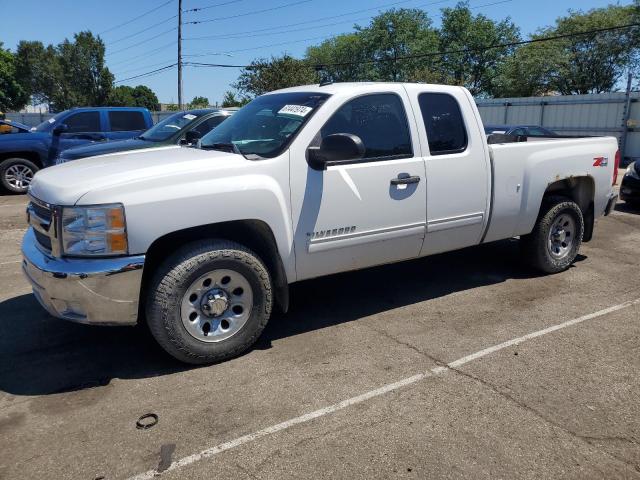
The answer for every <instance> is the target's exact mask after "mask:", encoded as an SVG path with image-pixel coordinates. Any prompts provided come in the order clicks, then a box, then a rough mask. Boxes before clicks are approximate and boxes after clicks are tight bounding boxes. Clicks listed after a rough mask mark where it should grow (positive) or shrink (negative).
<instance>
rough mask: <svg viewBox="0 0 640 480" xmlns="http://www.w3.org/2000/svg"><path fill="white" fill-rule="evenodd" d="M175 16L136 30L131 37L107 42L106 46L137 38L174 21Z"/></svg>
mask: <svg viewBox="0 0 640 480" xmlns="http://www.w3.org/2000/svg"><path fill="white" fill-rule="evenodd" d="M177 16H178V15H173V16H171V17H169V18H167V19H165V20H162V21H160V22H158V23H154V24H153V25H151V26H150V27H147V28H144V29H142V30H138V31H137V32H135V33H132V34H131V35H127V36H125V37H121V38H118V39H117V40H112V41H110V42H108V43H107V44H108V45H113V44H114V43H120V42H122V41H124V40H128V39H130V38H133V37H137V36H138V35H140V34H141V33H144V32H148V31H149V30H152V29H154V28H156V27H158V26H160V25H162V24H164V23H167V22H169V21H171V20H173V19H174V18H176V17H177Z"/></svg>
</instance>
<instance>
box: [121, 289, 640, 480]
mask: <svg viewBox="0 0 640 480" xmlns="http://www.w3.org/2000/svg"><path fill="white" fill-rule="evenodd" d="M638 304H640V298H638V299H635V300H629V301H628V302H624V303H620V304H618V305H614V306H612V307H609V308H605V309H603V310H599V311H597V312H594V313H589V314H587V315H583V316H582V317H578V318H574V319H573V320H568V321H566V322H563V323H559V324H557V325H553V326H551V327H548V328H544V329H542V330H537V331H535V332H531V333H529V334H527V335H523V336H521V337H517V338H513V339H511V340H507V341H506V342H502V343H499V344H497V345H493V346H491V347H488V348H485V349H483V350H479V351H477V352H475V353H472V354H470V355H467V356H465V357H462V358H459V359H458V360H454V361H453V362H451V363H448V364H447V365H442V366H438V367H434V368H432V369H431V370H428V371H426V372H423V373H418V374H416V375H413V376H411V377H407V378H404V379H402V380H399V381H397V382H394V383H390V384H387V385H384V386H382V387H380V388H376V389H375V390H370V391H368V392H365V393H363V394H361V395H358V396H356V397H351V398H348V399H346V400H343V401H341V402H338V403H334V404H333V405H329V406H327V407H324V408H321V409H319V410H315V411H313V412H309V413H306V414H304V415H301V416H299V417H295V418H291V419H289V420H286V421H284V422H282V423H278V424H276V425H272V426H270V427H266V428H263V429H262V430H258V431H256V432H254V433H250V434H247V435H243V436H242V437H238V438H236V439H234V440H231V441H228V442H225V443H221V444H218V445H215V446H213V447H210V448H207V449H205V450H202V451H200V452H198V453H194V454H192V455H188V456H186V457H183V458H181V459H179V460H176V461H175V462H173V463H172V464H171V465H170V466H169V468H168V469H166V470H165V471H167V472H169V471H172V470H177V469H179V468H182V467H186V466H188V465H191V464H193V463H196V462H199V461H200V460H204V459H206V458H209V457H213V456H215V455H218V454H219V453H222V452H225V451H227V450H231V449H232V448H236V447H239V446H241V445H244V444H247V443H251V442H254V441H256V440H258V439H260V438H262V437H266V436H268V435H272V434H274V433H277V432H281V431H283V430H287V429H289V428H291V427H293V426H295V425H299V424H302V423H307V422H310V421H311V420H314V419H316V418H320V417H324V416H325V415H329V414H330V413H333V412H337V411H339V410H343V409H345V408H347V407H350V406H352V405H356V404H358V403H362V402H365V401H367V400H370V399H372V398H375V397H379V396H381V395H384V394H386V393H389V392H393V391H395V390H399V389H401V388H404V387H407V386H409V385H412V384H415V383H417V382H420V381H421V380H424V379H425V378H429V377H432V376H434V375H440V374H443V373H445V372H447V371H449V370H451V369H455V368H458V367H461V366H463V365H465V364H467V363H470V362H473V361H474V360H478V359H479V358H482V357H486V356H487V355H491V354H492V353H495V352H498V351H500V350H503V349H505V348H508V347H512V346H515V345H520V344H521V343H524V342H527V341H529V340H533V339H535V338H538V337H542V336H544V335H548V334H550V333H553V332H557V331H558V330H562V329H564V328H567V327H571V326H573V325H577V324H579V323H582V322H586V321H588V320H592V319H594V318H598V317H602V316H604V315H608V314H610V313H613V312H617V311H619V310H624V309H625V308H629V307H631V306H633V305H638ZM159 475H161V474H160V473H159V472H158V471H157V470H149V471H147V472H144V473H140V474H138V475H135V476H133V477H130V478H129V480H151V479H153V478H155V477H158V476H159Z"/></svg>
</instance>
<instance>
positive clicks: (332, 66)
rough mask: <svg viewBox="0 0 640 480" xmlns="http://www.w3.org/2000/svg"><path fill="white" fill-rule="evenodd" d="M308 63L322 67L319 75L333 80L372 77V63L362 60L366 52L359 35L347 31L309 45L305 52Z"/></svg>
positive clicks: (347, 80)
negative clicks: (317, 43)
mask: <svg viewBox="0 0 640 480" xmlns="http://www.w3.org/2000/svg"><path fill="white" fill-rule="evenodd" d="M305 57H306V61H307V63H309V64H312V65H316V66H318V67H322V71H321V73H320V76H321V77H323V79H327V80H331V81H334V82H357V81H362V80H368V79H371V78H372V77H373V75H372V73H371V72H372V68H373V66H372V64H366V63H355V62H364V61H365V60H366V59H367V52H366V49H365V45H364V42H363V41H362V37H361V35H359V34H357V33H347V34H343V35H337V36H335V37H333V38H330V39H329V40H325V41H324V42H322V43H321V44H320V45H317V46H311V47H309V48H308V49H307V52H306V56H305Z"/></svg>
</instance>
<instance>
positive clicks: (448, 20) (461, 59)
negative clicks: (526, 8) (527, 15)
mask: <svg viewBox="0 0 640 480" xmlns="http://www.w3.org/2000/svg"><path fill="white" fill-rule="evenodd" d="M518 40H520V33H519V30H518V28H517V27H516V26H515V25H514V23H513V22H512V21H511V20H510V19H508V18H507V19H506V20H502V21H500V22H496V21H494V20H491V19H490V18H487V17H485V16H484V15H482V14H478V15H476V16H474V15H473V14H472V12H471V10H470V9H469V5H468V3H467V2H461V3H458V4H457V5H456V6H455V7H454V8H444V9H442V27H441V28H440V30H439V43H440V51H442V52H449V53H447V54H445V55H442V56H441V62H440V65H441V67H440V68H441V73H442V78H443V79H444V80H445V81H446V82H447V83H453V84H456V85H463V86H465V87H467V88H468V89H469V90H470V91H471V93H472V94H473V95H480V96H483V95H495V94H499V93H500V92H499V91H498V88H497V85H498V82H497V75H498V72H499V71H500V69H501V67H502V65H503V63H504V62H505V61H506V60H507V59H508V58H509V56H510V55H512V54H513V52H514V50H515V48H514V47H499V48H486V47H488V46H493V45H501V44H506V43H512V42H517V41H518Z"/></svg>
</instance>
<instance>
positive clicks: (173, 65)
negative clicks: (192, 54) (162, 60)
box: [113, 63, 178, 83]
mask: <svg viewBox="0 0 640 480" xmlns="http://www.w3.org/2000/svg"><path fill="white" fill-rule="evenodd" d="M177 65H178V64H177V63H172V64H171V65H166V66H164V67H161V68H156V69H155V70H151V71H150V72H146V73H141V74H140V75H134V76H133V77H128V78H123V79H121V80H117V81H115V82H113V83H122V82H126V81H128V80H134V79H136V78H142V77H148V76H150V75H154V74H157V73H160V72H163V71H165V70H169V69H171V68H173V67H175V66H177Z"/></svg>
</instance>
